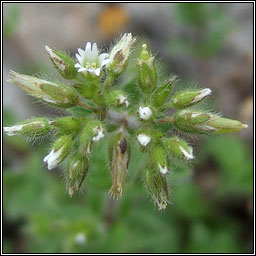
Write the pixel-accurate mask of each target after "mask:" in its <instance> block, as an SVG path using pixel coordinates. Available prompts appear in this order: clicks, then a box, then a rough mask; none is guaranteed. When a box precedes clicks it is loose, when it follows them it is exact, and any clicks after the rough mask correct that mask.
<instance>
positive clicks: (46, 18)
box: [3, 3, 254, 253]
mask: <svg viewBox="0 0 256 256" xmlns="http://www.w3.org/2000/svg"><path fill="white" fill-rule="evenodd" d="M252 7H253V6H252V4H249V3H243V4H239V3H230V4H224V3H220V4H212V3H200V4H195V3H191V4H185V3H176V4H160V3H159V4H149V3H144V4H142V3H125V4H103V3H90V4H85V3H84V4H70V3H60V4H50V3H45V4H42V3H40V4H33V3H23V4H10V3H8V4H7V3H5V4H4V25H3V32H4V42H3V43H4V45H3V50H4V51H3V52H4V56H3V71H4V81H6V76H7V74H8V72H9V70H10V69H13V70H15V71H17V72H20V73H27V74H35V73H37V72H38V71H40V72H48V73H52V72H53V69H52V67H51V64H50V62H49V60H47V56H46V53H45V52H44V46H45V45H46V44H47V45H49V46H51V47H53V48H56V49H60V50H66V51H68V52H69V53H70V54H72V55H74V53H75V52H76V49H77V48H78V47H83V46H84V45H85V43H86V42H87V41H92V42H94V41H95V42H97V43H98V44H99V45H100V46H101V47H102V48H108V45H109V44H110V43H111V42H112V41H113V40H114V39H116V38H118V36H119V35H120V34H121V33H123V32H132V33H134V34H135V35H137V36H138V45H140V43H141V42H142V41H143V42H147V44H148V45H149V46H150V48H151V49H152V52H153V53H154V54H157V56H158V57H159V59H160V61H161V74H162V75H163V76H168V74H170V73H176V74H178V75H180V78H181V82H180V86H187V85H189V84H190V83H191V82H198V83H199V85H201V86H202V87H209V88H211V89H212V90H213V91H214V94H213V96H214V97H213V99H211V100H210V102H209V104H210V108H211V109H216V111H220V112H222V113H223V114H224V115H225V116H228V117H230V118H234V119H239V120H241V121H242V122H243V123H247V124H248V125H249V127H248V129H246V130H243V131H241V132H240V133H237V134H232V135H216V136H211V137H209V138H207V139H206V140H204V139H203V140H199V139H196V138H193V137H192V138H191V137H188V138H187V139H188V140H189V141H190V142H191V144H192V145H193V146H194V148H195V156H196V161H195V162H194V163H193V165H191V166H186V165H183V164H181V163H179V162H178V163H177V164H176V168H175V169H174V170H173V171H172V172H171V173H170V174H169V175H168V179H169V182H170V184H171V187H172V191H171V200H172V205H170V206H169V207H168V208H167V209H166V210H165V211H161V212H160V211H158V210H157V209H156V208H155V207H154V205H153V203H152V202H151V199H150V198H149V197H148V196H147V194H146V192H145V189H144V187H143V184H142V181H141V178H140V172H141V171H142V170H143V166H144V156H143V155H142V154H141V153H140V152H139V150H138V149H137V148H134V149H133V152H132V157H131V163H130V166H129V174H128V178H127V182H126V185H125V189H124V195H123V198H122V199H121V200H119V201H117V202H114V201H112V200H111V199H110V198H109V197H108V193H107V191H108V189H109V188H110V184H111V181H110V173H109V170H108V165H107V152H106V147H107V142H108V137H106V138H104V139H103V140H101V141H100V143H99V144H98V145H97V146H96V148H95V149H94V151H93V159H92V162H91V163H92V164H91V170H90V174H89V176H88V177H87V180H86V186H85V189H84V192H83V193H81V195H77V196H74V197H73V198H69V196H68V193H67V192H66V191H65V182H64V178H63V176H64V175H63V172H65V170H61V169H55V170H53V171H48V170H47V169H46V167H45V166H44V165H43V163H42V159H43V156H44V155H46V154H47V152H48V149H49V146H50V143H49V141H48V139H45V140H44V141H42V142H40V143H34V144H32V143H28V142H26V141H25V140H24V139H23V138H16V137H8V136H6V135H4V137H3V139H4V141H3V224H4V226H3V235H4V236H3V252H5V253H11V252H15V253H22V252H23V253H24V252H29V253H90V252H91V253H250V252H253V226H254V225H253V224H254V223H253V157H252V155H253V8H252ZM134 55H136V51H135V52H134ZM132 74H133V73H132V70H131V72H128V75H125V76H124V77H123V80H122V82H129V81H130V80H131V79H132V78H133V77H132ZM55 75H56V77H57V74H56V73H55ZM3 100H4V102H3V103H4V112H3V125H4V126H8V125H12V124H14V123H15V122H17V121H21V120H23V119H25V118H30V117H33V116H38V115H39V116H42V115H45V116H48V117H56V116H60V115H62V112H59V111H56V110H52V109H50V108H48V107H46V106H44V105H41V104H36V103H38V102H36V101H35V100H34V99H32V98H31V97H29V96H27V95H25V94H24V93H23V92H21V91H20V90H19V89H17V88H15V86H14V85H10V84H8V83H7V82H4V84H3Z"/></svg>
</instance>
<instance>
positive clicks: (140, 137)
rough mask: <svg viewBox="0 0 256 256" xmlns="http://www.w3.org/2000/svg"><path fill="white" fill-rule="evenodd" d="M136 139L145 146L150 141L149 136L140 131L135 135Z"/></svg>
mask: <svg viewBox="0 0 256 256" xmlns="http://www.w3.org/2000/svg"><path fill="white" fill-rule="evenodd" d="M137 138H138V141H139V143H140V145H142V146H144V147H146V146H147V145H148V143H149V142H150V141H151V138H150V137H149V136H148V135H146V134H145V133H141V134H139V135H138V136H137Z"/></svg>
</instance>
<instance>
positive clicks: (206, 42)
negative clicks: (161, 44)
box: [168, 3, 232, 59]
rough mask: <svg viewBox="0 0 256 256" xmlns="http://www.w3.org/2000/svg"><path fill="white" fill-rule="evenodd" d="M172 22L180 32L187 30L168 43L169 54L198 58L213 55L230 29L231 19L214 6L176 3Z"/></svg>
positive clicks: (222, 10)
mask: <svg viewBox="0 0 256 256" xmlns="http://www.w3.org/2000/svg"><path fill="white" fill-rule="evenodd" d="M175 7H176V8H175V16H176V18H175V21H177V22H178V23H179V26H180V28H179V30H181V31H182V27H183V30H184V29H185V30H184V31H186V33H184V34H183V35H181V36H180V38H177V37H175V39H171V40H170V42H168V45H169V49H170V50H171V53H172V54H176V55H177V54H181V53H182V54H184V53H185V54H188V55H192V56H193V57H196V58H199V59H208V58H211V57H212V56H214V55H215V54H216V53H217V52H218V51H219V50H220V48H221V46H222V43H223V41H224V39H225V37H226V35H227V33H229V32H230V29H232V21H231V18H230V17H228V16H227V13H226V12H225V9H223V8H222V7H223V6H220V5H218V4H214V3H211V4H209V3H179V4H176V6H175Z"/></svg>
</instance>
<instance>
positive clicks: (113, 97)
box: [105, 90, 129, 108]
mask: <svg viewBox="0 0 256 256" xmlns="http://www.w3.org/2000/svg"><path fill="white" fill-rule="evenodd" d="M127 98H128V97H127V95H126V94H125V93H124V92H123V91H121V90H113V91H110V92H108V93H107V95H106V96H105V100H106V103H107V105H109V106H112V107H115V108H118V107H122V106H126V107H128V106H129V101H128V99H127Z"/></svg>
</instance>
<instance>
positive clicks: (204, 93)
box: [192, 88, 212, 102]
mask: <svg viewBox="0 0 256 256" xmlns="http://www.w3.org/2000/svg"><path fill="white" fill-rule="evenodd" d="M211 93H212V90H211V89H210V88H206V89H203V90H201V91H200V93H199V94H198V95H197V96H196V97H195V98H194V99H193V101H192V102H198V101H200V100H202V99H204V98H205V97H206V96H208V95H210V94H211Z"/></svg>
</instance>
